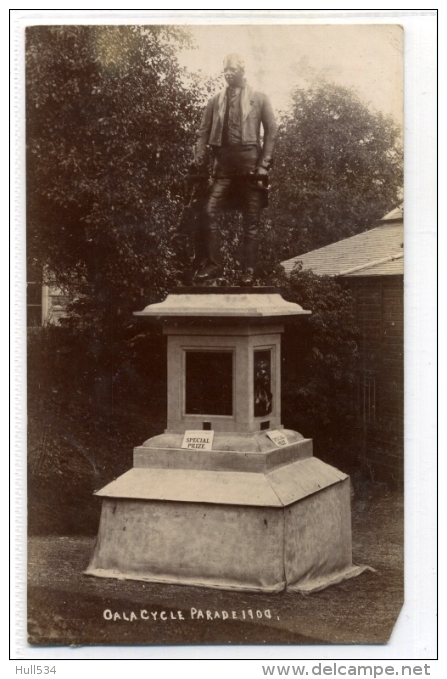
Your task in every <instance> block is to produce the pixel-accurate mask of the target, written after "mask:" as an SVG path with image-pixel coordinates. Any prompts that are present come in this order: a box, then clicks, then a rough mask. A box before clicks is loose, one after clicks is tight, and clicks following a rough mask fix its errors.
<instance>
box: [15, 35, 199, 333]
mask: <svg viewBox="0 0 447 679" xmlns="http://www.w3.org/2000/svg"><path fill="white" fill-rule="evenodd" d="M187 44H189V37H188V34H187V33H186V32H185V31H184V30H183V29H181V28H178V27H166V26H149V27H144V26H33V27H31V28H28V29H27V45H26V68H27V97H26V107H27V182H28V183H27V189H28V194H27V198H28V201H27V206H28V252H29V261H30V262H31V264H37V265H38V266H39V267H41V268H42V270H44V271H48V272H50V274H51V277H52V279H53V280H55V281H56V282H57V283H58V284H59V285H60V286H63V287H66V288H67V289H68V290H69V292H70V293H71V294H72V296H73V295H75V296H78V297H79V298H80V300H81V301H78V303H77V309H78V311H80V310H82V316H83V319H84V322H88V320H89V319H90V320H91V321H92V324H93V325H96V326H98V325H99V326H102V327H104V326H111V325H114V324H115V325H116V327H117V328H118V327H119V326H120V325H123V313H126V312H127V318H128V319H130V315H129V311H130V310H131V309H135V308H138V307H141V306H142V305H143V304H144V302H146V303H147V302H148V301H155V299H159V298H160V296H161V295H162V294H163V293H164V292H165V291H166V289H167V287H168V286H169V285H170V284H172V282H173V281H174V280H175V278H176V275H177V268H178V267H177V263H176V257H175V255H176V253H175V248H174V246H173V234H174V231H175V227H176V224H177V223H178V219H179V213H180V210H181V201H180V200H179V196H178V193H179V191H178V189H179V186H178V185H179V174H180V170H182V169H183V168H185V167H186V165H187V164H188V162H189V161H190V157H191V148H192V144H193V142H194V137H195V130H196V127H197V124H198V121H199V119H200V115H201V110H202V106H203V101H204V95H205V94H207V90H206V87H205V86H203V85H201V84H200V83H199V81H198V79H197V78H195V77H194V76H193V75H188V74H187V73H186V72H185V71H184V70H183V69H181V68H180V66H179V64H178V61H177V58H176V53H177V51H178V49H180V48H181V47H182V46H185V45H187ZM208 90H210V87H209V86H208ZM119 314H121V318H120V319H117V315H119ZM117 320H119V322H118V323H117V322H116V321H117Z"/></svg>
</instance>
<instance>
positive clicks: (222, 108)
mask: <svg viewBox="0 0 447 679" xmlns="http://www.w3.org/2000/svg"><path fill="white" fill-rule="evenodd" d="M226 94H227V88H225V89H224V90H222V91H221V92H219V99H218V101H217V109H218V111H219V118H220V119H221V121H222V124H223V120H224V117H225V103H226Z"/></svg>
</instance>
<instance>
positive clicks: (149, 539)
mask: <svg viewBox="0 0 447 679" xmlns="http://www.w3.org/2000/svg"><path fill="white" fill-rule="evenodd" d="M289 437H290V434H289ZM296 437H299V435H296ZM153 441H154V448H153V449H152V450H151V449H150V447H149V446H148V443H149V442H147V444H145V446H142V447H140V448H137V449H136V451H135V463H136V464H139V465H140V466H139V467H134V468H133V469H131V470H129V471H128V472H126V473H125V474H123V476H121V477H120V478H118V479H117V480H116V481H113V482H112V483H110V484H109V485H108V486H106V487H105V488H103V489H102V490H101V491H99V493H98V495H100V496H102V497H103V500H102V502H103V505H102V514H101V522H100V527H99V534H98V540H97V544H96V548H95V552H94V554H93V557H92V561H91V563H90V565H89V568H88V570H87V571H86V573H87V574H89V575H95V576H98V577H115V578H120V579H126V578H129V579H136V580H146V581H151V582H163V583H172V584H187V585H195V586H201V587H215V588H220V589H238V590H244V591H254V592H258V591H262V592H279V591H281V590H283V589H285V588H286V587H287V588H290V589H293V590H297V591H303V592H310V591H314V590H317V589H322V588H324V587H327V586H328V585H330V584H334V583H337V582H340V581H341V580H344V579H346V578H350V577H353V576H355V575H358V574H359V573H361V572H362V571H363V570H364V567H362V566H354V565H353V564H352V558H351V516H350V492H349V478H348V477H347V476H346V474H343V473H342V472H340V471H339V470H337V469H335V468H334V467H331V466H329V465H327V464H325V463H324V462H322V461H321V460H318V459H317V458H314V457H312V442H311V441H310V440H306V439H302V437H301V440H298V441H294V442H293V443H291V444H290V446H287V447H285V448H283V449H281V450H278V449H276V450H265V451H262V450H258V452H256V453H254V452H252V453H246V454H245V455H243V454H241V453H239V456H240V467H239V470H238V471H229V470H228V468H229V467H230V468H231V467H233V469H234V466H233V465H234V460H233V457H234V452H232V451H217V452H215V454H214V455H210V454H209V453H208V454H204V453H202V455H199V457H196V456H197V453H196V452H195V451H193V452H194V454H193V455H192V454H191V455H190V456H189V457H185V455H186V454H187V453H189V452H190V451H181V450H177V451H175V450H173V449H171V453H172V454H171V455H170V456H169V455H168V456H166V455H164V456H162V455H161V454H160V453H159V452H158V451H159V450H160V448H162V443H163V437H157V439H156V440H153ZM170 441H171V439H170V438H169V437H166V439H165V441H164V442H165V443H169V442H170ZM155 444H156V445H155ZM262 445H263V444H262V442H261V443H260V445H259V448H262ZM145 451H146V453H147V454H146V455H145ZM213 452H214V451H213ZM176 453H178V454H176ZM226 457H228V460H226ZM163 460H164V461H165V462H164V468H160V465H161V464H162V462H163ZM178 465H182V468H179V467H178ZM185 467H187V468H185ZM210 467H211V468H210Z"/></svg>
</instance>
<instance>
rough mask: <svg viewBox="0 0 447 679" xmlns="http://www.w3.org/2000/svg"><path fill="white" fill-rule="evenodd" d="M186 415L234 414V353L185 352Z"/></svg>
mask: <svg viewBox="0 0 447 679" xmlns="http://www.w3.org/2000/svg"><path fill="white" fill-rule="evenodd" d="M185 414H186V415H227V416H231V415H232V414H233V352H232V351H190V350H188V351H186V352H185Z"/></svg>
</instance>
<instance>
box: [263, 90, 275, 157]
mask: <svg viewBox="0 0 447 679" xmlns="http://www.w3.org/2000/svg"><path fill="white" fill-rule="evenodd" d="M261 111H262V113H261V122H262V127H263V128H264V146H263V149H262V154H261V158H260V160H259V165H260V166H261V167H265V168H268V167H270V163H271V162H272V156H273V150H274V148H275V143H276V135H277V133H278V126H277V124H276V120H275V114H274V113H273V109H272V105H271V103H270V100H269V98H268V97H266V96H265V95H264V101H263V105H262V109H261Z"/></svg>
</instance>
